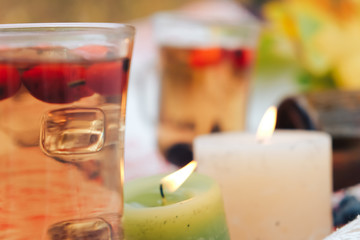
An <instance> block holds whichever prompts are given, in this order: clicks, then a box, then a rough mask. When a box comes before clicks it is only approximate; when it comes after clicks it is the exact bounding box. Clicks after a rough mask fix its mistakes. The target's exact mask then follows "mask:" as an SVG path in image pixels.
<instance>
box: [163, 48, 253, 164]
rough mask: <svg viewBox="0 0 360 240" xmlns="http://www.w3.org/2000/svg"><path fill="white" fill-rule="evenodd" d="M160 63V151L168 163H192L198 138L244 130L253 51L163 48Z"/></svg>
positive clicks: (242, 49)
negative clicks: (214, 133) (193, 142)
mask: <svg viewBox="0 0 360 240" xmlns="http://www.w3.org/2000/svg"><path fill="white" fill-rule="evenodd" d="M160 62H161V69H162V76H161V78H162V81H161V101H160V104H161V105H160V118H159V127H158V145H159V149H160V151H161V152H162V154H163V155H164V156H165V157H166V159H167V160H169V161H170V162H172V163H174V164H176V165H179V166H183V165H184V164H186V163H188V162H189V161H191V160H193V159H192V158H193V156H192V141H193V139H194V138H195V137H196V136H197V135H201V134H207V133H213V132H222V131H237V130H243V129H244V126H245V111H246V105H247V97H248V88H249V83H250V74H251V69H252V65H253V64H252V63H253V51H252V50H251V49H245V48H236V49H222V48H181V47H172V46H164V47H162V48H161V49H160Z"/></svg>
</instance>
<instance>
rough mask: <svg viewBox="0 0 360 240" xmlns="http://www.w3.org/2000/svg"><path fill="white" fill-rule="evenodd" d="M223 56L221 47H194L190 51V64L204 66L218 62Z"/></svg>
mask: <svg viewBox="0 0 360 240" xmlns="http://www.w3.org/2000/svg"><path fill="white" fill-rule="evenodd" d="M222 57H223V51H222V50H221V49H220V48H204V49H194V50H191V52H190V65H191V66H192V67H204V66H209V65H213V64H217V63H219V62H220V61H221V59H222Z"/></svg>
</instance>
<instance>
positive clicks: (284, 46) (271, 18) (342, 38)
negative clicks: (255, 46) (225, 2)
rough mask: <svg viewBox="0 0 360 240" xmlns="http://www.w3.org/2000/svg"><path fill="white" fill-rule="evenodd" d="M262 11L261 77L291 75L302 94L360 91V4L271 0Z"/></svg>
mask: <svg viewBox="0 0 360 240" xmlns="http://www.w3.org/2000/svg"><path fill="white" fill-rule="evenodd" d="M262 9H263V15H264V17H265V19H266V24H265V30H264V34H263V35H262V38H261V40H260V46H259V52H258V69H257V70H258V71H259V72H260V74H261V73H267V74H268V73H269V72H270V73H274V72H276V71H288V70H291V71H293V73H292V74H293V76H294V79H296V81H297V84H298V86H299V87H300V89H301V90H302V91H311V90H319V89H334V88H336V89H345V90H346V89H352V90H354V89H360V81H359V80H358V76H359V75H360V68H359V67H358V66H359V65H360V45H359V42H360V28H359V27H358V26H359V25H360V2H358V1H334V0H319V1H310V0H302V1H300V0H288V1H271V2H267V3H266V4H265V5H264V6H263V8H262ZM269 70H271V71H269Z"/></svg>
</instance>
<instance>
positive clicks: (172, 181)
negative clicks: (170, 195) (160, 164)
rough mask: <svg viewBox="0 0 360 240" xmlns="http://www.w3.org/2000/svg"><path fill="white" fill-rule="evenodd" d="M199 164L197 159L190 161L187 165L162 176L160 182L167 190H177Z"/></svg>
mask: <svg viewBox="0 0 360 240" xmlns="http://www.w3.org/2000/svg"><path fill="white" fill-rule="evenodd" d="M196 166H197V162H196V161H191V162H189V163H188V164H187V165H186V166H185V167H183V168H181V169H179V170H177V171H176V172H173V173H171V174H169V175H167V176H166V177H164V178H162V179H161V181H160V184H161V185H162V188H163V189H164V190H166V191H167V192H175V191H176V190H177V189H178V188H179V187H180V186H181V185H182V184H183V183H184V182H185V181H186V179H188V177H189V176H190V175H191V173H192V172H194V170H195V168H196Z"/></svg>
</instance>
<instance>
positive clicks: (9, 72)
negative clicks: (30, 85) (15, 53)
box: [0, 64, 21, 100]
mask: <svg viewBox="0 0 360 240" xmlns="http://www.w3.org/2000/svg"><path fill="white" fill-rule="evenodd" d="M20 86H21V81H20V74H19V72H18V71H17V70H16V68H15V67H13V66H12V65H10V64H0V100H2V99H5V98H8V97H11V96H12V95H14V94H15V93H16V92H17V91H18V90H19V88H20Z"/></svg>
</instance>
